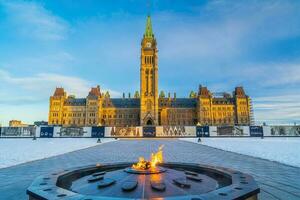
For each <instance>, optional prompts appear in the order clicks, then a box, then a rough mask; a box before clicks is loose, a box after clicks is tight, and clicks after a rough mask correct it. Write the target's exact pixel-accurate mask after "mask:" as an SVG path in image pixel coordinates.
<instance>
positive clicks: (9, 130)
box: [1, 126, 35, 137]
mask: <svg viewBox="0 0 300 200" xmlns="http://www.w3.org/2000/svg"><path fill="white" fill-rule="evenodd" d="M34 135H35V127H34V126H30V127H2V128H1V136H2V137H33V136H34Z"/></svg>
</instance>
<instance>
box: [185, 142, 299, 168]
mask: <svg viewBox="0 0 300 200" xmlns="http://www.w3.org/2000/svg"><path fill="white" fill-rule="evenodd" d="M181 140H185V141H189V142H194V143H198V138H182V139H181ZM201 140H202V142H201V143H199V144H203V145H207V146H211V147H214V148H218V149H221V150H225V151H231V152H236V153H240V154H244V155H249V156H254V157H258V158H263V159H267V160H271V161H277V162H280V163H284V164H287V165H291V166H296V167H300V153H299V152H300V138H264V139H260V138H201Z"/></svg>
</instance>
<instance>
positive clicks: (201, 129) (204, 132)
mask: <svg viewBox="0 0 300 200" xmlns="http://www.w3.org/2000/svg"><path fill="white" fill-rule="evenodd" d="M196 136H197V137H209V126H197V127H196Z"/></svg>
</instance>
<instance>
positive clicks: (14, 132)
mask: <svg viewBox="0 0 300 200" xmlns="http://www.w3.org/2000/svg"><path fill="white" fill-rule="evenodd" d="M263 136H266V137H272V136H300V126H153V127H151V126H150V127H142V126H127V127H104V126H98V127H60V126H40V127H34V126H32V127H0V137H2V138H3V137H41V138H43V137H44V138H49V137H54V138H57V137H94V138H99V137H263Z"/></svg>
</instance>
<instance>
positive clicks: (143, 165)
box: [132, 145, 164, 170]
mask: <svg viewBox="0 0 300 200" xmlns="http://www.w3.org/2000/svg"><path fill="white" fill-rule="evenodd" d="M163 147H164V146H163V145H161V146H160V147H159V148H158V151H157V152H156V153H151V159H150V161H147V160H145V158H144V157H139V162H138V163H136V164H133V165H132V168H134V169H138V170H148V169H150V170H154V169H155V168H156V165H157V164H159V163H162V162H163V151H162V149H163Z"/></svg>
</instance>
